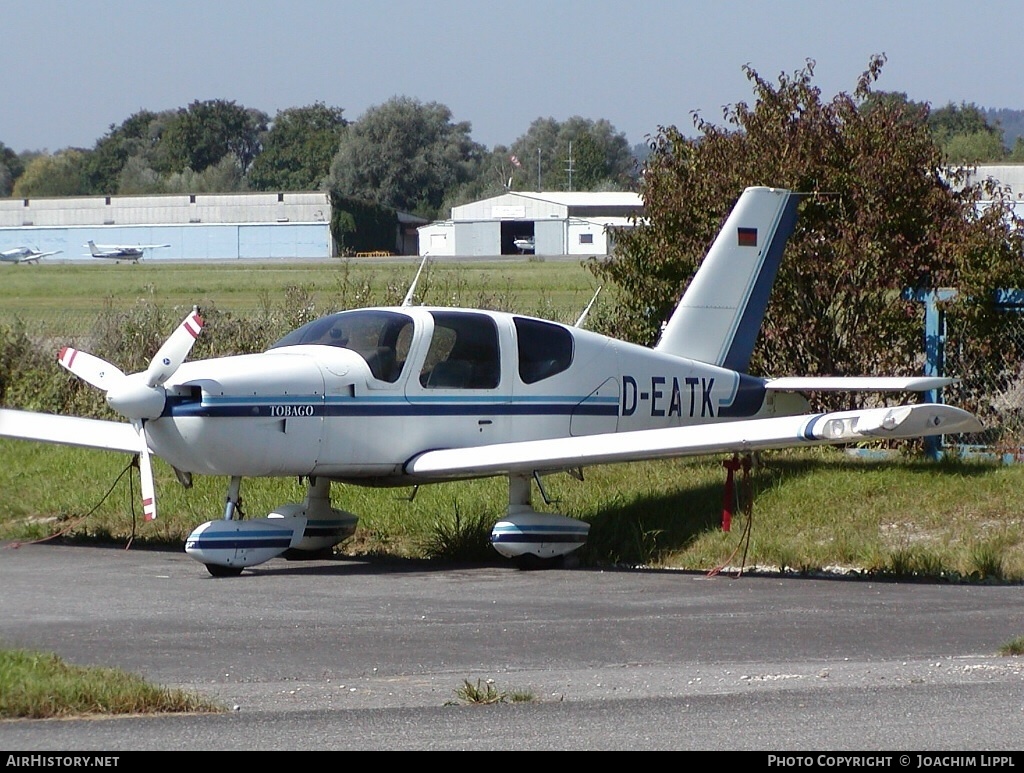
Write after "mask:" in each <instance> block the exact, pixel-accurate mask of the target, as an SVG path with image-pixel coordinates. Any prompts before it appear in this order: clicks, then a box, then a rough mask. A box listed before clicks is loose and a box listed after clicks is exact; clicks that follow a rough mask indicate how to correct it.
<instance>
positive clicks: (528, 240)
mask: <svg viewBox="0 0 1024 773" xmlns="http://www.w3.org/2000/svg"><path fill="white" fill-rule="evenodd" d="M512 244H513V245H515V248H516V249H517V250H519V252H521V253H526V252H533V237H532V236H522V237H520V238H518V239H513V240H512Z"/></svg>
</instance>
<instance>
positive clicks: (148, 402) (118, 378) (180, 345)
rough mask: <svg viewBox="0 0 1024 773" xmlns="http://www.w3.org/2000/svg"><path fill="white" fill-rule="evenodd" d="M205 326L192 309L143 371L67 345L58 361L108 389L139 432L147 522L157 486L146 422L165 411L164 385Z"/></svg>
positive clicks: (111, 403) (114, 403)
mask: <svg viewBox="0 0 1024 773" xmlns="http://www.w3.org/2000/svg"><path fill="white" fill-rule="evenodd" d="M202 329H203V320H202V317H200V316H199V310H198V309H196V308H193V309H192V313H191V314H189V315H188V316H187V317H185V319H184V320H183V321H182V323H181V324H180V325H178V327H177V329H176V330H175V331H174V332H173V333H172V334H171V336H170V337H169V338H168V339H167V340H166V341H165V342H164V344H163V346H161V347H160V349H159V350H158V351H157V353H156V354H155V355H154V356H153V359H152V360H150V363H149V367H147V368H146V370H144V371H142V372H140V373H132V374H131V375H125V374H124V372H123V371H121V369H120V368H118V367H117V366H115V365H112V364H111V363H109V362H107V361H106V360H103V359H100V358H99V357H96V356H94V355H92V354H89V353H88V352H82V351H79V350H78V349H72V348H71V347H69V346H65V347H64V348H63V349H61V350H60V354H59V356H58V358H57V359H58V361H59V362H60V364H61V365H62V366H64V367H65V368H66V369H67V370H69V371H70V372H72V373H74V374H75V375H76V376H78V377H79V378H81V379H82V380H83V381H86V382H87V383H89V384H92V385H93V386H94V387H96V388H98V389H102V390H103V391H104V392H106V400H107V405H109V406H110V407H111V408H112V409H113V410H115V411H117V412H118V413H120V414H121V415H122V416H124V417H125V418H127V419H129V420H130V421H131V423H132V426H133V427H135V431H136V432H137V433H138V434H139V441H140V442H139V476H140V478H141V482H142V510H143V517H144V518H145V519H146V520H147V521H152V520H153V519H154V518H156V487H155V485H154V484H153V467H152V462H151V460H150V453H149V443H148V442H147V440H146V427H145V422H146V420H148V419H156V418H159V416H160V414H161V413H163V410H164V403H165V401H166V392H165V390H164V388H163V384H164V382H165V381H167V379H169V378H170V377H171V376H172V375H174V372H175V371H176V370H177V369H178V368H179V367H180V366H181V363H183V362H184V361H185V358H186V357H188V353H189V352H190V351H192V345H193V344H195V342H196V338H197V337H198V336H199V333H200V331H201V330H202Z"/></svg>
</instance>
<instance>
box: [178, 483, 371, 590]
mask: <svg viewBox="0 0 1024 773" xmlns="http://www.w3.org/2000/svg"><path fill="white" fill-rule="evenodd" d="M240 483H241V481H240V480H239V479H237V478H233V479H232V480H231V482H230V484H229V487H228V498H227V504H226V506H225V512H224V518H222V519H220V520H218V521H208V522H206V523H204V524H202V525H201V526H199V527H198V528H197V529H195V530H194V531H193V532H192V533H191V534H190V535H189V537H188V539H187V540H186V541H185V552H186V553H187V554H188V555H189V556H190V557H192V558H194V559H196V560H197V561H199V562H200V563H203V564H206V566H207V568H208V569H209V570H210V573H211V574H213V575H214V576H224V575H228V574H232V573H235V574H237V573H238V572H240V571H241V570H242V569H243V568H245V567H247V566H256V565H258V564H262V563H264V562H266V561H269V560H270V559H272V558H276V557H277V556H280V555H282V554H284V553H285V552H289V553H291V554H292V555H302V554H310V555H312V554H316V553H321V552H323V551H325V550H329V549H330V548H332V547H334V546H335V545H337V544H338V543H340V542H343V541H344V540H346V539H348V538H349V537H351V536H352V534H353V533H355V530H356V525H357V524H358V522H359V519H358V518H357V517H356V516H355V515H353V514H352V513H349V512H346V511H344V510H337V509H335V508H333V507H331V504H330V481H328V480H326V479H322V478H321V479H316V480H313V481H310V483H309V488H308V490H307V494H306V499H305V501H303V502H302V503H289V504H284V505H281V506H280V507H277V508H275V509H274V511H273V512H271V513H270V514H269V515H268V516H267V517H266V518H253V519H250V520H242V516H241V512H242V511H241V507H240V502H241V497H240V495H239V488H240ZM224 570H228V571H224Z"/></svg>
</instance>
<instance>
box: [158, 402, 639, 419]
mask: <svg viewBox="0 0 1024 773" xmlns="http://www.w3.org/2000/svg"><path fill="white" fill-rule="evenodd" d="M618 413H619V401H618V398H610V399H607V400H597V399H590V400H585V401H582V402H581V401H579V400H577V401H576V402H546V403H542V402H537V401H536V400H523V401H520V400H515V399H513V400H490V399H487V400H481V399H474V400H466V399H462V398H431V399H430V400H417V401H415V402H407V401H405V400H395V399H390V398H383V399H376V398H366V399H358V398H349V399H347V400H345V401H333V400H331V401H328V402H326V403H325V402H323V401H322V400H319V401H317V400H316V399H315V398H310V399H309V400H306V401H303V400H301V399H294V398H292V399H289V400H287V401H283V400H279V399H277V398H272V399H264V400H244V401H237V400H232V401H228V400H224V401H220V400H208V401H204V402H197V401H188V402H186V401H180V402H175V401H168V404H167V406H166V407H165V409H164V413H163V415H164V416H173V417H188V416H199V417H204V418H206V417H211V418H212V417H239V416H247V417H269V418H282V419H284V418H303V417H327V416H394V417H404V416H437V415H441V416H476V415H488V416H494V415H497V416H568V415H575V416H581V415H582V416H617V415H618Z"/></svg>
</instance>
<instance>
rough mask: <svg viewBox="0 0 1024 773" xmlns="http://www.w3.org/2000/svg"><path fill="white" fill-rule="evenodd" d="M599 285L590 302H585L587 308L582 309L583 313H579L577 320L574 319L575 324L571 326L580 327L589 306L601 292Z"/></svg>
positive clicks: (588, 311)
mask: <svg viewBox="0 0 1024 773" xmlns="http://www.w3.org/2000/svg"><path fill="white" fill-rule="evenodd" d="M603 286H604V285H602V286H601V287H603ZM601 287H598V288H597V292H596V293H594V297H593V298H591V299H590V303H588V304H587V308H585V309H584V310H583V313H582V314H580V318H579V319H578V320H576V324H575V325H573V327H582V325H583V320H585V319H586V318H587V314H589V313H590V307H591V306H593V305H594V301H596V300H597V296H598V295H600V294H601Z"/></svg>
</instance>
